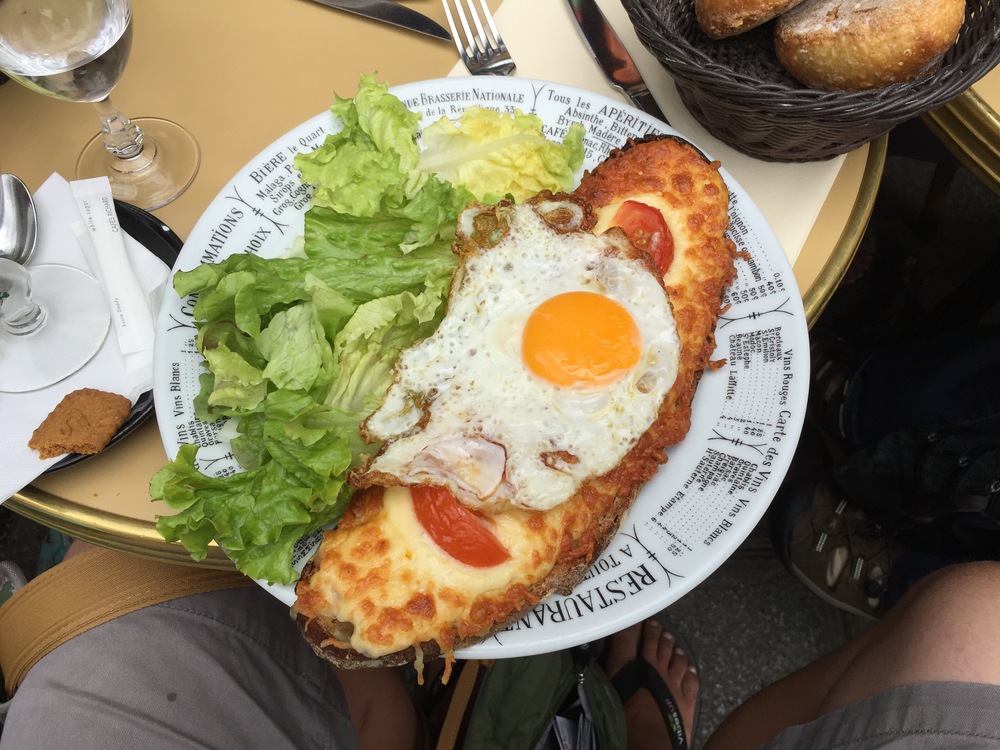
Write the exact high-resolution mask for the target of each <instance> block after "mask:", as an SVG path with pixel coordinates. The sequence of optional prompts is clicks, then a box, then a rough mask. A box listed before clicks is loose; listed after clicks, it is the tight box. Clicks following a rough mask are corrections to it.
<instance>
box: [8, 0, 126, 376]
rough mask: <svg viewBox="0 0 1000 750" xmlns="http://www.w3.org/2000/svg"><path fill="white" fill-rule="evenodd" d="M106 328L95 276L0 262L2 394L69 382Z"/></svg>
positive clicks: (104, 308) (107, 315) (55, 266)
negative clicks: (35, 290) (65, 380)
mask: <svg viewBox="0 0 1000 750" xmlns="http://www.w3.org/2000/svg"><path fill="white" fill-rule="evenodd" d="M2 1H3V0H0V4H2ZM35 282H37V285H38V290H37V292H34V291H33V290H32V283H35ZM110 327H111V315H110V313H109V312H108V305H107V301H106V300H105V297H104V292H103V291H102V290H101V285H100V284H99V283H98V282H97V280H96V279H94V277H93V276H90V275H88V274H86V273H84V272H83V271H81V270H79V269H77V268H73V267H72V266H64V265H59V264H56V263H51V264H43V265H38V266H32V268H31V272H30V275H29V272H28V270H27V269H26V268H25V267H24V266H22V265H21V264H20V263H15V262H14V261H12V260H7V259H6V258H0V363H2V364H0V392H7V393H23V392H25V391H34V390H37V389H38V388H44V387H45V386H47V385H52V384H53V383H57V382H59V381H60V380H62V379H63V378H66V377H69V376H70V375H72V374H73V373H74V372H76V371H77V370H79V369H80V368H81V367H83V366H84V365H85V364H87V362H89V361H90V360H91V359H92V358H93V356H94V355H95V354H97V352H98V351H99V350H100V348H101V345H102V344H103V343H104V338H105V336H107V334H108V329H109V328H110Z"/></svg>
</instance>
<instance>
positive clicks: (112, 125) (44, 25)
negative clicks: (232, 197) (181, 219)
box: [0, 0, 201, 209]
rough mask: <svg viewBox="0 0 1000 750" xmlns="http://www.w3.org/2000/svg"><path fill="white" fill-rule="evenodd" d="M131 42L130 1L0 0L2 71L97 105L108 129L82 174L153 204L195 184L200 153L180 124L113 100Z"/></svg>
mask: <svg viewBox="0 0 1000 750" xmlns="http://www.w3.org/2000/svg"><path fill="white" fill-rule="evenodd" d="M131 47H132V6H131V3H130V1H129V0H0V70H3V72H5V73H6V74H7V75H8V76H10V77H11V78H12V79H13V80H15V81H17V82H18V83H20V84H22V85H24V86H26V87H28V88H29V89H31V90H32V91H37V92H39V93H41V94H46V95H47V96H52V97H55V98H57V99H66V100H69V101H74V102H91V103H93V104H95V105H96V106H97V110H98V112H99V113H100V116H101V133H100V134H99V135H97V136H96V137H95V138H94V139H92V140H91V141H90V143H88V144H87V146H86V148H84V150H83V153H82V154H81V155H80V158H79V160H78V161H77V175H76V176H77V177H78V178H81V179H82V178H87V177H100V176H107V177H108V178H109V179H110V180H111V190H112V192H113V193H114V196H115V197H116V198H118V199H120V200H123V201H126V202H128V203H132V204H133V205H136V206H139V207H140V208H145V209H154V208H159V207H160V206H164V205H166V204H167V203H169V202H170V201H172V200H173V199H174V198H176V197H177V196H178V195H180V194H181V193H182V192H183V191H184V189H185V188H187V186H188V185H190V184H191V181H192V180H193V179H194V176H195V174H196V173H197V171H198V165H199V163H200V160H201V155H200V152H199V149H198V144H197V142H196V141H195V139H194V138H193V137H192V136H191V134H190V133H188V132H187V131H186V130H185V129H184V128H182V127H181V126H180V125H177V124H176V123H173V122H170V121H169V120H164V119H161V118H156V117H145V118H137V119H135V120H129V119H128V118H127V117H125V116H124V115H122V113H121V112H119V111H118V109H117V108H116V107H115V106H114V105H113V104H112V103H111V99H110V98H109V94H110V93H111V90H112V89H113V88H114V87H115V85H116V84H117V83H118V80H119V79H120V78H121V76H122V73H123V71H124V70H125V63H126V62H127V61H128V56H129V51H130V50H131Z"/></svg>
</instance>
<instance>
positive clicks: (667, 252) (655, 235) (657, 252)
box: [611, 201, 674, 274]
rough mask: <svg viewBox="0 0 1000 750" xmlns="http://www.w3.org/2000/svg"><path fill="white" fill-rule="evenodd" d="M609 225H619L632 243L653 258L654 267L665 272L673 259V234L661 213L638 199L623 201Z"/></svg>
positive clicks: (662, 272)
mask: <svg viewBox="0 0 1000 750" xmlns="http://www.w3.org/2000/svg"><path fill="white" fill-rule="evenodd" d="M611 226H614V227H621V228H622V229H623V230H624V231H625V234H627V235H628V238H629V239H630V240H632V244H634V245H635V246H636V247H638V248H639V249H640V250H645V251H646V252H647V253H649V254H650V256H652V258H653V262H654V263H655V264H656V268H657V269H658V270H659V272H660V273H661V274H666V273H667V269H669V268H670V263H671V262H672V261H673V259H674V236H673V235H672V234H671V233H670V228H669V227H668V226H667V222H665V221H664V220H663V214H661V213H660V212H659V211H657V210H656V209H655V208H653V207H652V206H647V205H646V204H645V203H640V202H639V201H625V202H624V203H622V205H621V207H620V208H619V209H618V213H616V214H615V218H613V219H612V220H611Z"/></svg>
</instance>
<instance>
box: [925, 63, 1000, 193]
mask: <svg viewBox="0 0 1000 750" xmlns="http://www.w3.org/2000/svg"><path fill="white" fill-rule="evenodd" d="M998 113H1000V67H997V68H994V69H993V70H992V71H991V72H990V73H987V74H986V75H985V76H984V77H983V78H981V79H980V80H979V81H978V82H977V83H976V84H975V85H974V86H973V87H972V88H970V89H969V90H968V91H966V92H965V93H964V94H962V95H961V96H959V97H958V98H956V99H955V100H953V101H952V102H950V103H948V104H947V105H945V106H944V107H941V108H940V109H936V110H934V111H932V112H928V113H927V114H925V115H924V117H923V119H924V122H925V123H926V124H927V125H928V127H929V128H930V129H931V131H932V132H934V133H935V134H936V135H937V136H938V138H940V139H941V141H942V142H943V143H944V144H945V145H946V146H947V147H948V148H949V150H951V152H952V153H953V154H955V156H956V157H957V158H958V160H959V161H960V162H961V163H962V164H963V165H965V166H966V167H967V168H968V169H969V171H970V172H972V173H973V174H974V175H976V177H978V178H979V179H980V180H982V181H983V183H984V184H985V185H987V186H989V187H990V188H992V189H993V190H994V191H996V192H998V193H1000V114H998Z"/></svg>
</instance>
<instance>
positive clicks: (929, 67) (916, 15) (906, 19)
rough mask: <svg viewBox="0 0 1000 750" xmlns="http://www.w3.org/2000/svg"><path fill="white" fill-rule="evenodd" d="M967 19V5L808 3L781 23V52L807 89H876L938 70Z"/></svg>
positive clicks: (877, 0)
mask: <svg viewBox="0 0 1000 750" xmlns="http://www.w3.org/2000/svg"><path fill="white" fill-rule="evenodd" d="M964 21H965V0H907V1H906V2H901V1H900V0H806V2H804V3H803V4H801V5H799V6H798V7H796V8H795V9H793V10H791V11H789V12H788V13H785V14H784V15H782V16H781V18H779V19H778V21H777V23H776V24H775V28H774V48H775V53H776V55H777V57H778V60H779V61H780V62H781V64H782V65H783V66H784V67H785V68H786V69H787V70H788V72H789V73H791V74H792V76H794V77H795V78H796V79H797V80H798V81H800V82H801V83H803V84H805V85H806V86H810V87H812V88H816V89H822V90H855V91H856V90H866V89H875V88H880V87H883V86H888V85H891V84H895V83H904V82H907V81H912V80H915V79H917V78H920V77H922V76H924V75H929V74H931V73H933V72H934V71H935V70H937V68H938V67H939V65H940V61H941V58H942V57H943V56H944V54H945V52H947V51H948V50H949V49H950V48H951V47H952V45H953V44H954V43H955V41H956V40H957V38H958V33H959V30H960V29H961V27H962V24H963V22H964Z"/></svg>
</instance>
